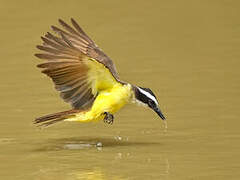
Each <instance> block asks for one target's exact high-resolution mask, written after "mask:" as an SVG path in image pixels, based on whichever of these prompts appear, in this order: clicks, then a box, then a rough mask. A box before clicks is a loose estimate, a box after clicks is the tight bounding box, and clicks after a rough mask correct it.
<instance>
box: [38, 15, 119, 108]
mask: <svg viewBox="0 0 240 180" xmlns="http://www.w3.org/2000/svg"><path fill="white" fill-rule="evenodd" d="M71 22H72V25H73V27H71V26H69V25H68V24H66V23H65V22H64V21H62V20H59V23H60V24H61V25H62V27H63V28H64V30H62V29H60V28H58V27H55V26H52V29H53V31H55V32H57V33H58V35H59V36H55V35H53V34H51V33H49V32H48V33H47V34H46V35H45V37H41V39H42V41H43V45H38V46H37V48H38V49H40V50H42V51H44V52H45V53H39V54H35V55H36V56H37V57H38V58H40V59H45V60H47V61H46V62H45V63H42V64H39V65H38V66H37V67H39V68H44V70H43V71H42V73H44V74H46V75H47V76H49V77H50V78H51V79H52V80H53V82H54V84H55V88H56V90H58V91H60V96H61V97H62V98H63V100H64V101H65V102H68V103H70V104H71V105H72V107H73V108H74V109H86V108H89V107H91V105H92V103H93V101H94V99H95V97H96V96H97V92H95V93H93V90H92V89H91V87H92V86H91V84H92V79H91V78H89V77H88V70H89V67H88V66H87V65H86V63H84V61H86V60H88V61H89V58H92V59H95V60H97V61H98V62H100V63H102V64H103V65H104V66H105V67H107V68H108V69H109V71H110V72H111V73H112V75H113V77H114V78H115V79H116V80H117V81H119V82H120V80H119V79H118V76H117V72H116V68H115V66H114V64H113V62H112V60H111V59H110V58H109V57H107V56H106V55H105V54H104V53H103V52H102V51H101V50H100V49H99V48H98V47H97V45H96V44H95V43H94V42H93V41H92V40H91V39H90V38H89V37H88V36H87V34H86V33H85V32H84V31H83V30H82V28H81V27H80V26H79V25H78V24H77V23H76V21H75V20H73V19H71Z"/></svg>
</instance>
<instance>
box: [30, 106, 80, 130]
mask: <svg viewBox="0 0 240 180" xmlns="http://www.w3.org/2000/svg"><path fill="white" fill-rule="evenodd" d="M78 112H79V110H77V109H72V110H68V111H63V112H58V113H54V114H48V115H46V116H42V117H39V118H36V119H35V120H34V124H39V126H44V127H46V126H49V125H52V124H55V123H56V122H60V121H63V120H65V119H67V118H69V117H71V116H74V115H75V114H76V113H78Z"/></svg>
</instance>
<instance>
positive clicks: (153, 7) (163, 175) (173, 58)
mask: <svg viewBox="0 0 240 180" xmlns="http://www.w3.org/2000/svg"><path fill="white" fill-rule="evenodd" d="M239 8H240V4H239V3H238V2H237V1H223V0H222V1H206V0H203V1H190V0H189V1H188V0H184V1H177V0H174V1H118V2H115V1H107V0H102V1H68V2H59V1H56V0H54V1H51V2H49V1H45V0H43V1H26V0H25V1H5V0H1V6H0V20H1V29H0V32H1V34H0V40H1V48H0V54H1V71H0V77H1V84H0V89H1V95H0V97H1V104H0V109H1V110H0V159H1V163H0V177H1V179H5V180H8V179H25V180H27V179H29V180H30V179H31V180H32V179H41V180H42V179H46V180H48V179H49V180H50V179H64V180H73V179H89V180H90V179H91V180H93V179H94V180H112V179H116V180H118V179H119V180H123V179H130V180H131V179H136V180H141V179H144V180H145V179H171V180H175V179H176V180H180V179H184V180H186V179H191V180H192V179H203V180H207V179H209V180H212V179H217V180H221V179H224V180H225V179H239V175H240V173H239V168H240V167H239V163H240V162H239V161H240V156H239V155H240V153H239V149H240V143H239V138H240V134H239V126H240V121H239V116H240V112H239V105H240V98H239V97H240V91H239V89H240V83H239V82H240V81H239V77H240V71H239V67H240V61H239V59H240V51H239V48H240V33H239V32H240V23H239V18H240V11H239ZM59 17H60V18H63V19H64V20H66V21H67V20H68V19H70V17H74V18H75V19H76V20H77V21H78V22H79V23H80V24H81V25H82V26H83V28H84V29H85V31H87V32H88V34H89V35H90V36H91V37H92V38H93V39H94V40H95V41H96V42H97V44H98V45H99V46H100V47H101V48H102V49H104V51H105V52H106V53H107V54H108V55H109V56H110V57H111V58H112V59H113V60H114V62H115V64H116V66H117V68H118V71H119V74H120V76H121V78H122V79H123V80H125V81H128V82H130V83H133V84H136V85H139V86H143V87H149V88H151V89H152V90H153V91H154V92H155V93H156V95H157V96H158V97H159V102H160V105H161V108H162V111H163V112H164V114H165V116H166V117H167V121H168V129H167V130H166V129H165V128H164V126H163V123H162V121H161V120H160V119H159V118H158V117H157V115H156V114H154V113H153V112H152V111H151V110H149V109H142V108H141V107H137V106H127V107H126V108H124V109H122V110H121V111H120V112H119V113H117V114H116V115H115V121H114V124H113V125H112V126H110V125H107V124H104V123H103V122H100V123H96V124H95V123H90V124H80V123H62V124H58V125H56V126H53V127H50V128H47V129H38V128H36V127H35V126H34V125H33V124H32V120H33V119H34V118H35V117H37V116H41V115H44V114H47V113H53V112H57V111H63V110H67V109H69V106H68V105H67V104H65V103H63V101H62V100H61V99H60V98H59V97H58V94H57V92H55V90H54V88H53V85H52V83H51V81H50V80H49V79H48V78H47V77H45V76H44V75H42V74H40V72H39V70H38V69H37V68H36V67H35V66H36V64H38V63H40V62H41V61H40V60H38V59H37V58H35V57H34V56H33V54H34V53H36V51H37V50H36V49H35V45H36V44H39V43H40V42H41V41H40V36H41V35H43V34H44V32H47V31H49V26H50V25H52V24H56V23H57V19H58V18H59Z"/></svg>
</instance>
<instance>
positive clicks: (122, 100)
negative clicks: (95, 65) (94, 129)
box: [74, 83, 132, 122]
mask: <svg viewBox="0 0 240 180" xmlns="http://www.w3.org/2000/svg"><path fill="white" fill-rule="evenodd" d="M131 94H132V93H131V85H130V84H127V85H122V84H120V83H116V84H115V85H114V86H113V87H112V88H109V89H107V90H103V91H101V92H99V94H98V96H97V97H96V99H95V101H94V103H93V106H92V108H91V109H90V110H89V111H87V112H84V113H80V114H79V115H77V117H76V118H74V121H81V122H89V121H98V120H103V119H104V115H103V113H104V112H109V113H111V114H114V113H115V112H117V111H118V110H119V109H121V108H122V107H123V106H124V105H126V104H127V103H128V102H129V101H130V99H131Z"/></svg>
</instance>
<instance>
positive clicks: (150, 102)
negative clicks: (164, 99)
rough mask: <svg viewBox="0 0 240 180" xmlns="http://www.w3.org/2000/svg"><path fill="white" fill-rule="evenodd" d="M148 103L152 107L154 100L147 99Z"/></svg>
mask: <svg viewBox="0 0 240 180" xmlns="http://www.w3.org/2000/svg"><path fill="white" fill-rule="evenodd" d="M148 103H149V105H150V106H152V107H153V106H154V101H153V100H151V99H149V101H148Z"/></svg>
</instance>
